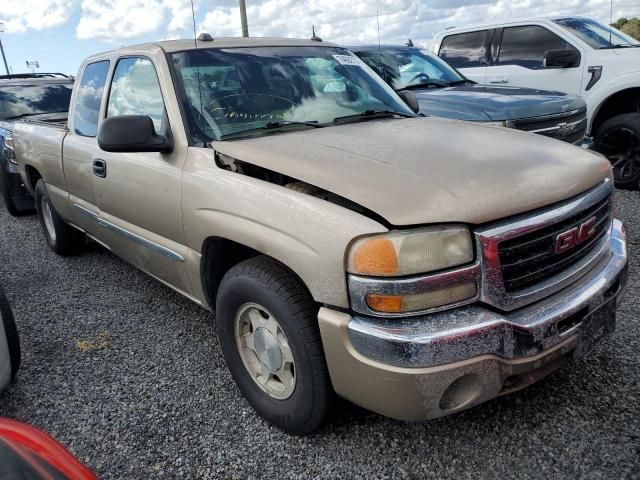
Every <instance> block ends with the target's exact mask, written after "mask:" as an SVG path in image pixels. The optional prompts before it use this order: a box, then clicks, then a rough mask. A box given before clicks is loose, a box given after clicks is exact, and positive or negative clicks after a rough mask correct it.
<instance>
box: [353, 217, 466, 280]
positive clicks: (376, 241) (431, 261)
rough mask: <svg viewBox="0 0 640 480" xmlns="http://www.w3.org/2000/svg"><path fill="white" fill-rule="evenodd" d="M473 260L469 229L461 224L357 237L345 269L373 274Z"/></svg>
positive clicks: (423, 269) (408, 272)
mask: <svg viewBox="0 0 640 480" xmlns="http://www.w3.org/2000/svg"><path fill="white" fill-rule="evenodd" d="M472 260H473V245H472V243H471V234H470V233H469V229H468V228H467V227H465V226H461V225H453V226H441V227H427V228H421V229H418V230H408V231H393V232H389V233H385V234H382V235H373V236H370V237H365V238H361V239H359V240H357V241H356V242H355V243H354V244H353V245H352V247H351V249H350V250H349V256H348V265H347V271H348V272H349V273H354V274H357V275H367V276H374V277H398V276H404V275H414V274H418V273H427V272H433V271H436V270H442V269H445V268H449V267H455V266H457V265H463V264H465V263H468V262H471V261H472Z"/></svg>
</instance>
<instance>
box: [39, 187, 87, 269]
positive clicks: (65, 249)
mask: <svg viewBox="0 0 640 480" xmlns="http://www.w3.org/2000/svg"><path fill="white" fill-rule="evenodd" d="M35 201H36V211H37V212H38V219H39V220H40V225H41V226H42V231H43V233H44V236H45V239H46V240H47V244H49V247H51V250H53V251H54V252H56V253H57V254H58V255H62V256H63V257H67V256H70V255H76V254H78V253H79V252H80V251H81V250H82V245H83V243H84V234H83V233H82V232H80V231H78V230H76V229H75V228H73V227H71V226H70V225H68V224H67V223H66V222H65V221H64V220H63V219H62V218H61V217H60V215H58V212H56V209H55V208H54V207H53V204H52V203H51V199H50V198H49V193H48V192H47V186H46V184H45V183H44V180H42V179H40V180H38V183H37V184H36V188H35Z"/></svg>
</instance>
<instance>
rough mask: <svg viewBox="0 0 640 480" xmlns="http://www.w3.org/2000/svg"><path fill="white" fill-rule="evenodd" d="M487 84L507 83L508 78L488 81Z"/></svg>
mask: <svg viewBox="0 0 640 480" xmlns="http://www.w3.org/2000/svg"><path fill="white" fill-rule="evenodd" d="M489 83H509V79H508V78H502V77H499V78H494V79H493V80H489Z"/></svg>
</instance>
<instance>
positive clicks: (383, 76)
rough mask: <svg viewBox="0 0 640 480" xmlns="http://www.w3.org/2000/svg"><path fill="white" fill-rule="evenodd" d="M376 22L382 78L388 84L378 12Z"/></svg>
mask: <svg viewBox="0 0 640 480" xmlns="http://www.w3.org/2000/svg"><path fill="white" fill-rule="evenodd" d="M376 22H378V56H379V57H380V71H381V72H382V78H384V81H385V82H386V81H387V79H386V78H385V77H386V76H387V75H386V72H385V71H384V65H383V64H382V47H381V46H380V15H379V14H378V10H376Z"/></svg>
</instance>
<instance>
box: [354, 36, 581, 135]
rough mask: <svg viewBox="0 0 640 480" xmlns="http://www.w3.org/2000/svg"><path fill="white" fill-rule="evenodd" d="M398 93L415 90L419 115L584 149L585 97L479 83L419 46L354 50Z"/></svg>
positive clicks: (384, 46) (376, 47)
mask: <svg viewBox="0 0 640 480" xmlns="http://www.w3.org/2000/svg"><path fill="white" fill-rule="evenodd" d="M350 48H351V50H352V51H353V52H354V53H355V54H356V55H358V56H359V57H360V58H361V59H362V60H364V62H365V63H366V64H367V65H369V66H370V67H371V68H373V69H374V70H375V71H376V72H377V73H378V74H379V75H380V76H381V77H382V78H383V79H384V80H385V81H386V82H387V83H388V84H389V85H391V86H392V87H393V88H394V89H395V90H397V91H400V90H411V91H413V92H414V93H415V95H416V97H417V99H418V103H419V105H420V112H421V113H424V114H426V115H433V116H437V117H447V118H454V119H457V120H468V121H473V122H481V123H487V124H492V125H500V126H504V127H510V128H516V129H518V130H525V131H528V132H532V133H538V134H541V135H545V136H548V137H552V138H556V139H558V140H563V141H565V142H570V143H574V144H579V145H582V144H583V143H586V142H585V139H584V137H585V131H586V128H587V107H586V104H585V102H584V100H582V98H580V97H577V96H572V95H567V94H564V93H560V92H549V91H545V90H536V89H532V88H518V87H509V86H495V85H479V84H477V83H475V82H474V81H472V80H469V79H467V78H465V77H464V76H463V75H462V74H461V73H459V72H458V71H457V70H455V69H454V68H453V67H451V66H449V65H448V64H447V63H446V62H445V61H444V60H442V59H440V58H439V57H438V56H436V55H434V54H432V53H430V52H428V51H426V50H423V49H420V48H418V47H414V46H389V45H382V46H378V45H370V46H358V47H350Z"/></svg>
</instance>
